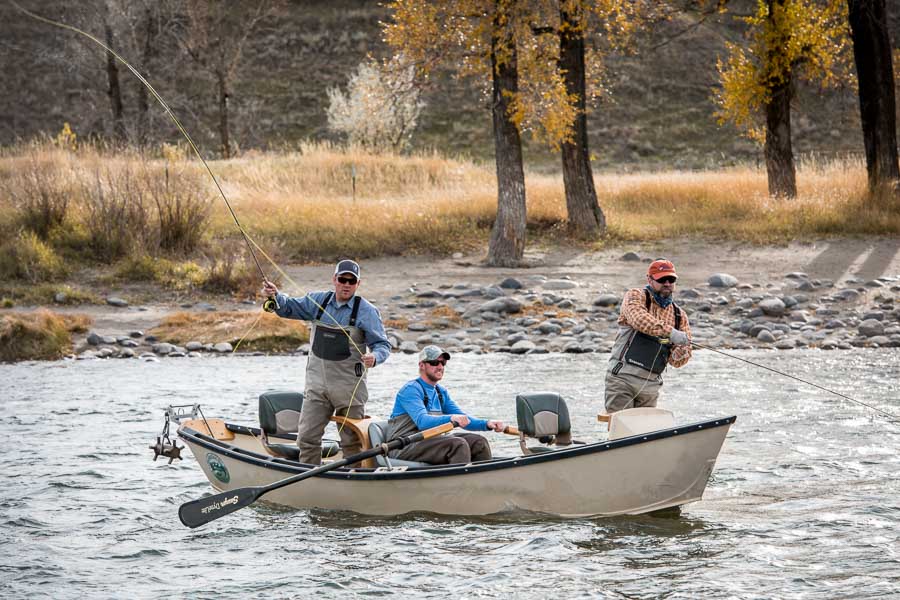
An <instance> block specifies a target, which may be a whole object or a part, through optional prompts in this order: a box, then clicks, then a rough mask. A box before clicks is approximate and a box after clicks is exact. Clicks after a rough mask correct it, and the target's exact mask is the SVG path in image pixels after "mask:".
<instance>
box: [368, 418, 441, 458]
mask: <svg viewBox="0 0 900 600" xmlns="http://www.w3.org/2000/svg"><path fill="white" fill-rule="evenodd" d="M387 426H388V422H387V421H372V422H371V423H369V443H370V444H372V448H374V447H375V446H378V445H379V444H383V443H384V442H386V441H388V440H387V439H385V435H384V434H385V432H386V431H387ZM389 461H390V462H389ZM375 464H377V465H378V466H379V467H427V466H429V463H425V462H419V461H415V460H400V459H399V458H391V459H388V458H387V457H385V456H384V455H383V454H379V455H378V456H376V457H375Z"/></svg>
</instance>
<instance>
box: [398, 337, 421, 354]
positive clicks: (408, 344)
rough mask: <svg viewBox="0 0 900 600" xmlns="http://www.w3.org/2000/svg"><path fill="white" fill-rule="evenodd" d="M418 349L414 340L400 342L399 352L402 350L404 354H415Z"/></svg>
mask: <svg viewBox="0 0 900 600" xmlns="http://www.w3.org/2000/svg"><path fill="white" fill-rule="evenodd" d="M418 351H419V346H417V345H416V343H415V342H412V341H409V340H407V341H405V342H403V343H402V344H400V352H403V353H404V354H415V353H416V352H418Z"/></svg>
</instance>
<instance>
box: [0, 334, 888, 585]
mask: <svg viewBox="0 0 900 600" xmlns="http://www.w3.org/2000/svg"><path fill="white" fill-rule="evenodd" d="M739 355H740V356H741V357H742V358H746V359H749V360H753V361H755V362H760V363H762V364H765V365H767V366H770V367H773V368H777V369H780V370H785V371H788V372H790V373H791V374H792V375H795V376H797V377H801V378H804V379H809V380H810V381H814V382H815V383H817V384H819V385H822V386H825V387H828V388H832V389H835V390H838V391H840V392H842V393H845V394H848V395H850V396H853V397H855V398H857V399H859V400H861V401H864V402H866V403H868V404H872V405H873V406H877V407H879V408H881V409H883V410H886V411H889V412H891V413H894V414H900V401H898V398H900V393H898V392H900V353H898V352H897V351H896V350H853V351H848V352H831V353H829V352H819V351H813V350H808V351H796V352H780V353H769V352H765V351H753V352H742V353H739ZM604 359H605V357H600V356H592V355H545V356H534V357H529V358H528V359H522V358H517V357H511V356H503V355H496V356H482V357H476V356H466V355H457V356H454V358H453V361H452V362H451V363H450V365H449V366H448V371H447V376H446V379H445V383H446V385H447V386H448V387H449V388H450V390H451V391H452V393H453V396H454V399H456V400H457V401H458V402H459V403H460V404H461V405H462V406H463V407H465V408H467V409H469V410H470V411H471V412H473V413H476V414H479V415H480V416H485V417H494V418H501V419H504V420H507V421H514V420H515V414H514V410H515V405H514V397H515V394H516V393H518V392H522V391H538V390H553V391H559V392H561V393H563V394H564V395H565V396H566V398H567V400H568V403H569V408H570V413H571V418H572V423H573V431H574V432H575V433H576V436H577V437H578V438H579V439H590V437H591V435H592V434H599V429H598V424H597V422H596V413H597V412H598V411H599V410H601V408H602V396H603V389H602V385H603V384H602V380H603V367H604V364H605V360H604ZM414 361H415V359H414V358H411V357H407V356H393V357H392V358H391V361H390V362H389V363H387V364H386V365H384V366H380V367H378V368H376V369H375V370H374V371H373V372H372V373H371V378H370V398H371V400H370V403H369V406H368V412H369V413H370V414H373V415H376V416H386V415H387V413H388V412H389V410H390V408H391V405H392V399H393V394H394V393H395V391H396V390H397V389H398V388H399V387H400V385H402V384H403V382H405V381H406V380H407V379H409V378H411V377H412V376H413V375H414V373H415V362H414ZM303 367H304V361H303V359H301V358H296V357H273V358H261V357H223V358H208V359H198V360H186V359H185V360H179V359H172V360H164V361H162V362H159V363H140V362H137V361H105V362H74V363H53V364H19V365H0V382H2V383H0V388H2V392H3V398H4V400H3V404H2V408H0V425H2V426H3V428H4V430H5V431H7V432H8V433H9V434H10V436H9V437H8V439H7V441H6V444H5V445H4V451H3V452H2V453H0V468H2V473H3V478H4V479H3V481H4V483H5V485H3V486H2V489H0V523H2V525H3V531H4V533H5V535H4V536H2V537H0V595H2V596H4V597H29V598H36V597H37V598H40V597H47V598H74V597H83V596H86V595H91V596H94V597H123V596H127V597H135V598H158V597H161V596H174V597H185V596H187V597H192V598H221V597H223V596H231V597H263V596H265V597H276V598H280V597H310V596H312V595H316V596H324V597H344V596H346V595H348V593H349V594H358V595H367V596H368V595H374V596H378V595H386V596H387V595H397V594H405V595H410V596H414V597H440V598H444V597H446V596H447V595H448V594H452V595H454V596H477V597H506V596H509V594H510V593H513V594H515V595H516V596H523V597H530V598H544V597H548V596H553V597H567V596H573V597H585V596H591V597H598V596H599V597H616V598H618V597H654V596H665V597H670V596H674V597H685V598H699V597H702V598H772V597H803V598H831V597H841V596H847V595H852V596H853V597H878V596H880V597H889V596H891V595H893V594H895V593H896V590H897V589H900V575H898V572H900V571H898V561H900V533H898V532H900V501H898V500H897V498H898V497H900V495H898V492H900V483H898V482H900V477H898V475H900V453H898V452H897V448H898V442H900V428H898V427H897V426H895V425H892V424H889V423H887V422H886V419H884V418H882V417H879V416H875V415H874V414H873V413H872V412H871V411H869V410H867V409H865V408H863V407H860V406H858V405H855V404H853V403H852V402H849V401H846V400H842V399H840V398H838V397H836V396H832V395H830V394H826V393H824V392H822V391H820V390H817V389H815V388H812V387H808V386H804V385H802V384H799V383H797V382H795V381H791V380H788V379H784V378H781V377H779V376H778V375H776V374H774V373H771V372H767V371H764V370H761V369H757V368H753V367H751V366H749V365H746V364H744V363H741V362H739V361H735V360H732V359H728V358H727V357H722V356H719V355H715V354H711V353H704V352H699V353H698V355H697V356H696V357H695V359H694V360H693V361H692V363H691V364H690V365H689V366H688V367H687V368H686V369H683V370H681V371H675V372H672V373H670V374H669V375H668V378H667V381H666V385H665V389H664V391H663V400H662V405H663V406H664V407H666V408H670V409H672V410H674V411H675V413H676V415H677V417H678V420H679V422H691V421H697V420H702V419H706V418H711V417H716V416H728V415H732V414H735V415H737V416H738V420H737V422H736V423H735V425H734V426H733V427H732V429H731V433H730V434H729V436H728V439H727V440H726V442H725V446H724V448H723V451H722V454H721V456H720V457H719V461H718V464H717V466H716V470H715V471H714V473H713V476H712V479H711V480H710V483H709V486H708V488H707V491H706V494H705V496H704V500H703V501H702V502H699V503H696V504H692V505H688V506H685V507H683V509H682V510H681V512H680V514H679V513H678V512H677V511H671V512H669V513H665V514H654V515H642V516H636V517H617V518H610V519H579V520H565V519H558V518H551V517H543V516H540V515H534V514H517V513H510V514H501V515H494V516H490V517H479V518H459V517H446V516H437V515H432V514H413V515H404V516H401V517H369V516H360V515H356V514H353V513H341V512H329V511H321V510H314V511H294V510H289V509H284V508H279V507H273V506H268V505H259V506H254V507H251V508H248V509H245V510H242V511H240V512H238V513H235V514H233V515H229V516H227V517H224V518H222V519H220V520H217V521H215V522H214V523H211V524H209V525H207V526H205V527H202V528H200V529H196V530H189V529H185V528H184V527H182V526H181V524H180V523H179V521H178V518H177V508H178V506H179V505H180V504H181V503H183V502H185V501H187V500H191V499H194V498H197V497H199V496H201V495H203V494H204V493H207V492H208V491H209V489H210V488H209V485H208V483H207V482H206V480H205V478H204V477H203V475H202V473H201V472H200V470H199V468H198V467H197V465H196V463H195V461H194V459H193V457H191V456H188V457H187V459H186V460H185V461H183V462H180V463H175V464H173V465H171V466H167V465H165V463H164V462H163V461H157V462H155V463H154V462H153V461H152V460H151V457H152V452H151V451H150V450H149V449H148V448H147V446H148V445H149V444H150V443H151V442H153V441H154V440H155V438H156V436H157V435H159V433H160V430H161V428H162V410H163V409H164V408H165V407H166V406H167V405H169V404H186V403H194V402H200V403H202V405H203V407H204V413H205V414H206V415H207V416H209V417H212V416H224V417H226V418H227V419H228V420H230V421H234V422H238V423H245V424H254V423H255V422H256V407H257V395H258V394H259V392H261V391H263V390H267V389H291V388H294V389H302V380H303ZM490 439H491V442H492V444H493V446H494V449H495V454H499V455H503V454H513V453H515V452H516V450H517V448H518V443H517V440H516V439H514V438H512V437H508V436H499V435H495V436H491V438H490ZM585 476H590V474H589V473H586V474H585ZM611 485H612V483H611Z"/></svg>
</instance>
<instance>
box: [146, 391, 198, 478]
mask: <svg viewBox="0 0 900 600" xmlns="http://www.w3.org/2000/svg"><path fill="white" fill-rule="evenodd" d="M188 407H190V410H188ZM198 412H200V405H199V404H181V405H175V406H169V407H168V408H167V409H166V413H165V414H166V422H165V423H163V429H162V433H161V434H160V435H158V436H157V437H156V443H155V444H152V445H151V446H150V449H151V450H153V460H154V461H156V459H157V458H159V457H160V456H164V457H166V458H168V459H169V464H170V465H171V464H172V461H174V460H175V459H176V458H177V459H178V460H182V458H181V451H182V450H184V446H179V445H178V442H177V441H176V440H172V439H170V438H169V424H170V423H171V422H172V421H175V422H176V423H181V420H182V419H187V418H190V419H194V418H196V417H197V413H198Z"/></svg>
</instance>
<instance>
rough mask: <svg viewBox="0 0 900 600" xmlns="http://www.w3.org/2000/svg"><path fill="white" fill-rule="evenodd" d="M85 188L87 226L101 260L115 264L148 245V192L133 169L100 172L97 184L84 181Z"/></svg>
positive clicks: (124, 167)
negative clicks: (146, 198)
mask: <svg viewBox="0 0 900 600" xmlns="http://www.w3.org/2000/svg"><path fill="white" fill-rule="evenodd" d="M82 187H83V192H84V194H83V195H84V202H85V208H86V211H85V213H86V218H85V221H84V225H85V227H86V229H87V230H88V232H89V234H90V245H91V249H92V250H93V252H94V256H95V257H96V258H97V259H99V260H102V261H104V262H113V261H114V260H116V259H118V258H121V257H122V256H125V255H126V254H128V253H130V252H131V251H132V249H134V248H138V247H142V246H146V245H147V239H148V219H147V210H146V207H145V198H144V196H145V190H144V189H143V187H142V186H141V185H140V182H139V181H138V179H137V176H136V174H135V170H134V169H133V168H132V166H131V165H124V166H120V167H118V168H112V167H110V166H107V167H105V168H103V169H99V168H98V170H97V171H96V172H95V177H94V180H93V181H92V182H88V181H83V182H82Z"/></svg>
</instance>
